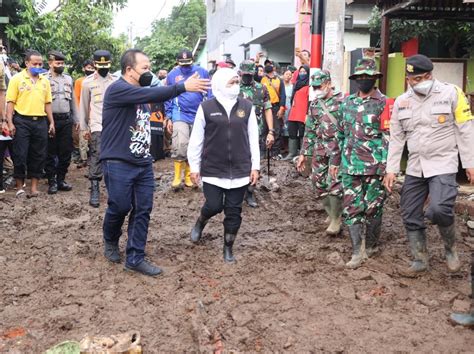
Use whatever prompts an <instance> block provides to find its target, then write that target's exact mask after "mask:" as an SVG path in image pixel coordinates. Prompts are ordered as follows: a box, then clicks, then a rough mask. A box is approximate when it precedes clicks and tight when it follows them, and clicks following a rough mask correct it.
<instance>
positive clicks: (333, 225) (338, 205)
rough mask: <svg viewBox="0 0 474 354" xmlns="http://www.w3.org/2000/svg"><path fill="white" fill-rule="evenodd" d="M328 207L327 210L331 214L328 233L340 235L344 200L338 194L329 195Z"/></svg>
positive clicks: (327, 198)
mask: <svg viewBox="0 0 474 354" xmlns="http://www.w3.org/2000/svg"><path fill="white" fill-rule="evenodd" d="M325 200H327V201H328V202H327V205H328V208H327V209H326V212H327V213H328V215H329V226H328V228H327V229H326V233H327V234H328V235H338V234H339V233H340V232H341V225H342V220H341V215H342V201H341V198H340V197H338V196H336V195H328V196H327V197H326V199H325Z"/></svg>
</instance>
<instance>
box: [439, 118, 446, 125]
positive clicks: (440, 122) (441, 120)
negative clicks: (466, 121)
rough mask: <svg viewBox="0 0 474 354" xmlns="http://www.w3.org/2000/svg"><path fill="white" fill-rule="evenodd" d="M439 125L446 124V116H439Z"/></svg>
mask: <svg viewBox="0 0 474 354" xmlns="http://www.w3.org/2000/svg"><path fill="white" fill-rule="evenodd" d="M438 123H439V124H443V123H446V116H439V117H438Z"/></svg>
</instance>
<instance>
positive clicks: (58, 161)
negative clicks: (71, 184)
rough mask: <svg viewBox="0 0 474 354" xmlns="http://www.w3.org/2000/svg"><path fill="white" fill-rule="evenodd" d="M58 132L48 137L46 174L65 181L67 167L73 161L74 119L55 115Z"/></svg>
mask: <svg viewBox="0 0 474 354" xmlns="http://www.w3.org/2000/svg"><path fill="white" fill-rule="evenodd" d="M54 125H55V128H56V134H55V136H54V137H52V138H49V139H48V157H47V159H46V176H47V177H48V178H54V177H57V179H58V181H64V178H65V177H66V173H67V169H68V168H69V165H70V163H71V153H72V150H73V144H72V125H73V122H72V119H71V118H67V119H58V118H56V117H54Z"/></svg>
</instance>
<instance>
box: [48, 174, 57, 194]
mask: <svg viewBox="0 0 474 354" xmlns="http://www.w3.org/2000/svg"><path fill="white" fill-rule="evenodd" d="M48 184H49V187H48V194H56V193H58V183H57V182H56V177H52V178H48Z"/></svg>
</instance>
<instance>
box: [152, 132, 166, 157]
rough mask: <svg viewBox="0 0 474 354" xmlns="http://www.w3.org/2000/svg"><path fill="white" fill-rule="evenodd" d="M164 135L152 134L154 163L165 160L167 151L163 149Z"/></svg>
mask: <svg viewBox="0 0 474 354" xmlns="http://www.w3.org/2000/svg"><path fill="white" fill-rule="evenodd" d="M163 145H164V143H163V135H158V134H153V133H152V134H151V146H150V153H151V156H152V157H153V161H158V160H163V159H164V158H165V150H164V149H163Z"/></svg>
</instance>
